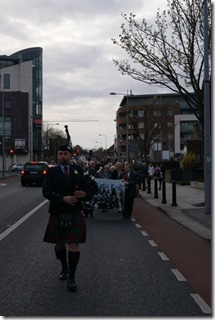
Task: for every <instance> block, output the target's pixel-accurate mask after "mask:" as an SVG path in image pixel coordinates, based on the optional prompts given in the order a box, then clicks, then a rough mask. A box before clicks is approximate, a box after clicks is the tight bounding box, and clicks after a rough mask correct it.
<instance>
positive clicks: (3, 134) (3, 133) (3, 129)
mask: <svg viewBox="0 0 215 320" xmlns="http://www.w3.org/2000/svg"><path fill="white" fill-rule="evenodd" d="M4 76H5V75H4V74H3V77H2V75H1V80H2V81H1V82H2V176H3V177H4V176H5V119H4V88H5V86H4V82H5V80H4Z"/></svg>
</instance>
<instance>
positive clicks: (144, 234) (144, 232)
mask: <svg viewBox="0 0 215 320" xmlns="http://www.w3.org/2000/svg"><path fill="white" fill-rule="evenodd" d="M141 233H142V235H143V236H144V237H148V236H149V235H148V233H147V232H146V231H141Z"/></svg>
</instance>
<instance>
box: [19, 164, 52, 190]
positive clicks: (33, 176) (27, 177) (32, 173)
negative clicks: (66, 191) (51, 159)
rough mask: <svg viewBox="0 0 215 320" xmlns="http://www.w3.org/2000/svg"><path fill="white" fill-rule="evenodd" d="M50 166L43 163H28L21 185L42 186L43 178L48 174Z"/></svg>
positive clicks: (22, 173) (22, 172)
mask: <svg viewBox="0 0 215 320" xmlns="http://www.w3.org/2000/svg"><path fill="white" fill-rule="evenodd" d="M48 168H49V167H48V165H47V164H46V163H43V162H35V161H33V162H26V163H25V164H24V168H23V170H22V171H21V185H22V186H23V187H25V186H26V185H32V184H40V185H41V184H42V182H43V178H44V176H45V175H46V173H47V170H48Z"/></svg>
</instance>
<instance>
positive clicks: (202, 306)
mask: <svg viewBox="0 0 215 320" xmlns="http://www.w3.org/2000/svg"><path fill="white" fill-rule="evenodd" d="M131 220H132V222H134V224H135V226H136V227H137V229H141V228H142V226H140V225H139V224H137V223H135V222H136V219H134V218H132V219H131ZM140 231H141V233H142V234H143V236H145V237H146V236H147V237H148V234H147V232H145V231H144V230H140ZM148 242H149V243H150V245H151V246H152V247H157V244H156V243H155V242H154V241H153V240H148ZM157 253H158V255H159V256H160V258H161V259H162V260H163V261H169V258H168V257H167V256H166V255H165V254H164V253H163V252H157ZM171 271H172V272H173V274H174V275H175V276H176V278H177V280H178V281H187V279H186V278H185V277H184V276H183V275H182V274H181V273H180V272H179V271H178V270H177V269H171ZM190 296H191V297H192V298H193V300H194V301H195V302H196V304H197V305H198V306H199V307H200V309H201V310H202V312H203V313H205V314H211V312H212V310H211V308H210V307H209V306H208V304H207V303H206V302H205V301H204V300H203V299H202V298H201V296H200V295H199V294H194V293H191V294H190Z"/></svg>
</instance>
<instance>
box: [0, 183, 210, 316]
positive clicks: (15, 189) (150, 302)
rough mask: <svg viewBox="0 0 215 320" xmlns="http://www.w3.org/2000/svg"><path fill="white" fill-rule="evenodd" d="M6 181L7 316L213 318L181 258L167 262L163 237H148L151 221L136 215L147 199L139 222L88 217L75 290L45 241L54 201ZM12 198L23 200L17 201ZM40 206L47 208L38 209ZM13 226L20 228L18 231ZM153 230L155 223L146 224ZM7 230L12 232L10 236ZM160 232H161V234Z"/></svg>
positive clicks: (107, 215)
mask: <svg viewBox="0 0 215 320" xmlns="http://www.w3.org/2000/svg"><path fill="white" fill-rule="evenodd" d="M0 183H1V186H0V206H1V208H2V204H3V208H4V211H3V214H2V215H1V217H0V222H1V234H0V255H1V259H0V269H1V274H0V283H1V287H0V301H1V304H0V314H1V315H3V316H8V317H12V316H21V317H24V316H28V317H37V316H43V317H47V316H73V317H74V316H81V317H88V316H92V317H105V316H110V317H118V316H120V317H128V316H130V317H131V316H136V317H139V316H140V317H146V316H187V317H188V316H193V317H194V316H209V315H210V313H209V310H208V308H207V305H206V306H205V305H204V303H203V304H200V305H201V307H200V306H199V305H198V303H197V302H196V301H195V299H194V298H196V297H198V296H196V295H195V294H196V291H195V290H194V289H193V287H192V286H191V285H190V283H189V282H188V281H184V280H183V281H179V280H178V278H177V277H176V274H177V273H176V271H175V270H177V266H176V265H175V263H176V261H175V260H174V261H172V260H171V259H170V260H163V259H162V258H161V256H160V254H158V252H160V250H159V246H160V244H159V246H155V244H156V243H155V242H154V243H153V240H154V241H157V238H155V237H152V238H151V237H150V236H151V234H152V233H151V231H150V230H149V229H148V232H149V233H151V234H150V236H147V235H146V231H145V230H146V229H145V228H146V225H147V223H146V220H145V221H140V220H141V218H138V216H135V214H136V212H138V214H141V212H142V211H141V210H142V209H141V208H142V207H141V208H140V207H139V203H141V202H140V201H143V200H140V199H137V200H135V201H136V203H135V213H134V218H135V220H133V221H131V220H122V219H121V216H120V214H119V213H118V212H110V211H109V212H101V211H97V212H95V216H94V218H93V219H90V218H88V219H86V223H87V243H86V244H82V245H81V259H80V263H79V266H78V270H77V276H76V278H77V285H78V290H77V292H76V293H73V292H69V291H68V290H67V287H66V282H65V281H59V280H58V274H59V271H60V265H59V262H58V261H56V259H55V255H54V245H51V244H47V243H44V242H43V241H42V239H43V235H44V232H45V228H46V224H47V220H48V213H47V210H48V203H43V202H44V199H43V197H42V196H41V188H40V187H28V188H22V187H21V185H20V184H19V179H12V178H11V179H10V180H7V181H6V185H2V183H3V181H2V180H1V181H0ZM14 193H15V194H16V197H19V199H20V201H17V200H16V201H15V200H13V198H12V197H13V196H14ZM3 202H4V203H3ZM40 203H42V204H43V205H41V206H40V207H38V205H39V204H40ZM7 208H8V209H7ZM35 208H36V209H35ZM5 209H6V211H5ZM16 212H17V215H16ZM21 212H22V217H28V218H27V219H26V220H24V219H23V222H22V221H21V222H22V223H21V222H20V223H18V221H20V220H19V219H20V218H21V217H20V214H21ZM26 215H27V216H26ZM11 217H12V218H11ZM137 219H140V220H139V221H137ZM12 222H13V224H11V223H12ZM142 222H143V226H141V223H142ZM154 222H155V221H154ZM14 223H16V228H14V229H13V230H12V226H13V225H14ZM154 224H155V223H154ZM152 225H153V221H152V220H151V221H150V222H148V227H149V226H150V227H151V228H152ZM155 225H156V224H155ZM143 227H144V228H143ZM173 227H174V226H172V225H171V228H173ZM152 229H153V228H152ZM155 229H156V228H155ZM6 230H8V231H10V230H11V232H8V234H6V233H4V232H5V231H6ZM185 230H186V229H185ZM154 232H155V231H154ZM159 232H160V231H159V230H158V229H157V232H155V234H157V233H159ZM166 232H170V230H168V229H166ZM171 232H173V233H174V230H172V231H171ZM180 236H181V235H180ZM182 237H183V235H182ZM162 249H163V246H162ZM164 251H165V250H164ZM165 252H166V251H165ZM178 254H179V255H180V252H179V253H178ZM175 255H177V252H176V253H175ZM162 257H164V256H162ZM181 259H182V258H180V257H179V258H178V260H181ZM177 276H178V274H177ZM179 278H180V277H179ZM193 295H195V296H193ZM202 309H203V310H202Z"/></svg>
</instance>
